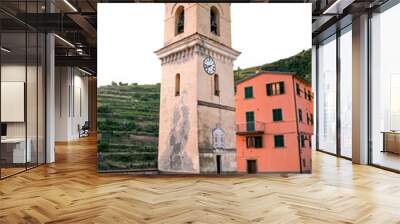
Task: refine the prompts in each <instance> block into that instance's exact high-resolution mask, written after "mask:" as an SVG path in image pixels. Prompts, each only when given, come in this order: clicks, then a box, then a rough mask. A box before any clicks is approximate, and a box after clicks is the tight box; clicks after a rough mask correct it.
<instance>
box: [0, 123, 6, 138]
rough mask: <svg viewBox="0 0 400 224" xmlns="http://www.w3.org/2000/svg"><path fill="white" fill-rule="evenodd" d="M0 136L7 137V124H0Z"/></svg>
mask: <svg viewBox="0 0 400 224" xmlns="http://www.w3.org/2000/svg"><path fill="white" fill-rule="evenodd" d="M1 136H7V124H6V123H1Z"/></svg>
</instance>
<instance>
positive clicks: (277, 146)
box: [274, 135, 285, 148]
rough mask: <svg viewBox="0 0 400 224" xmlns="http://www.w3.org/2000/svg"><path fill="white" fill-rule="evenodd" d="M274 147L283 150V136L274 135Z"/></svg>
mask: <svg viewBox="0 0 400 224" xmlns="http://www.w3.org/2000/svg"><path fill="white" fill-rule="evenodd" d="M278 143H281V144H278ZM274 147H275V148H284V147H285V135H274Z"/></svg>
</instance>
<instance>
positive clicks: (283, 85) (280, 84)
mask: <svg viewBox="0 0 400 224" xmlns="http://www.w3.org/2000/svg"><path fill="white" fill-rule="evenodd" d="M279 88H280V90H281V94H284V93H285V83H284V82H279Z"/></svg>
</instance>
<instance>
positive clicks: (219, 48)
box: [154, 33, 241, 64]
mask: <svg viewBox="0 0 400 224" xmlns="http://www.w3.org/2000/svg"><path fill="white" fill-rule="evenodd" d="M154 53H155V54H156V55H157V56H158V57H159V59H160V60H161V64H168V63H172V62H175V61H178V60H182V59H184V58H187V57H190V56H193V55H194V54H198V55H210V56H212V57H214V58H215V59H217V60H221V61H227V62H230V63H233V61H234V60H236V58H237V57H238V56H239V55H240V53H241V52H239V51H236V50H235V49H233V48H231V47H229V46H226V45H224V44H221V43H219V42H217V41H215V40H213V39H211V38H208V37H206V36H204V35H202V34H199V33H195V34H193V35H190V36H188V37H186V38H184V39H181V40H179V41H177V42H174V43H171V44H169V45H166V46H165V47H163V48H161V49H159V50H157V51H155V52H154Z"/></svg>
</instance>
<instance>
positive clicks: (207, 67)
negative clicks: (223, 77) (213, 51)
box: [203, 56, 217, 75]
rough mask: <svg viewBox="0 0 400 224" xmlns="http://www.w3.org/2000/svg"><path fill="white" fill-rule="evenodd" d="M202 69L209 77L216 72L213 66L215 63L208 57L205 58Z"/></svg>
mask: <svg viewBox="0 0 400 224" xmlns="http://www.w3.org/2000/svg"><path fill="white" fill-rule="evenodd" d="M203 67H204V71H206V73H207V74H209V75H214V74H215V71H216V70H217V68H216V66H215V61H214V59H213V58H212V57H210V56H207V57H206V58H204V60H203Z"/></svg>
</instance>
